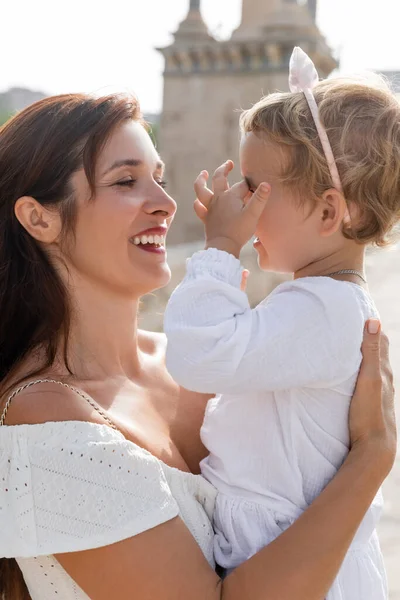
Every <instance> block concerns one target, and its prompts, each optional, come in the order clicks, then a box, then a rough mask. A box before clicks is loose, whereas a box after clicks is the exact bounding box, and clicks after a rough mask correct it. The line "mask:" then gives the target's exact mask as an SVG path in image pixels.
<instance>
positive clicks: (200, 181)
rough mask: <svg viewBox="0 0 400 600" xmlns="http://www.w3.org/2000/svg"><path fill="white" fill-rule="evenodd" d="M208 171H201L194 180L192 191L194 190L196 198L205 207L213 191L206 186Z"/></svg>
mask: <svg viewBox="0 0 400 600" xmlns="http://www.w3.org/2000/svg"><path fill="white" fill-rule="evenodd" d="M207 180H208V173H207V171H202V172H201V173H200V175H199V176H198V177H197V178H196V180H195V182H194V191H195V192H196V196H197V198H198V199H199V200H200V202H201V203H202V204H203V205H204V206H205V207H206V208H207V207H208V205H209V204H210V201H211V199H212V197H213V193H212V191H211V190H210V189H208V187H207Z"/></svg>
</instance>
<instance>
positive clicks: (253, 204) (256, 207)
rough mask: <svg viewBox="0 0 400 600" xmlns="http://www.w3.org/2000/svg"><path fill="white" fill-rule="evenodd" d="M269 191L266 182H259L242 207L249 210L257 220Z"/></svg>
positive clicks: (266, 200) (264, 205) (269, 188)
mask: <svg viewBox="0 0 400 600" xmlns="http://www.w3.org/2000/svg"><path fill="white" fill-rule="evenodd" d="M270 191H271V187H270V186H269V185H268V183H261V184H260V185H259V186H258V188H257V189H256V191H255V192H254V194H253V195H252V197H251V198H250V200H249V201H248V202H247V204H246V206H245V208H244V210H245V211H246V212H249V213H250V214H251V215H252V217H254V218H255V219H256V220H257V221H258V219H259V218H260V217H261V215H262V213H263V211H264V208H265V207H266V205H267V202H268V198H269V194H270Z"/></svg>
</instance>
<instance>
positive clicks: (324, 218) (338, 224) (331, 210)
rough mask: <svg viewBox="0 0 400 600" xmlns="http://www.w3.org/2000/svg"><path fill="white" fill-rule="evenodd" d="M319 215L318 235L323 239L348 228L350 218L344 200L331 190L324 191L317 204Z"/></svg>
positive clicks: (336, 191) (338, 193)
mask: <svg viewBox="0 0 400 600" xmlns="http://www.w3.org/2000/svg"><path fill="white" fill-rule="evenodd" d="M318 210H319V213H320V233H321V235H322V236H323V237H329V236H331V235H334V234H335V233H337V232H338V231H340V230H341V229H342V227H343V225H345V226H347V227H348V226H349V225H350V224H351V223H350V221H351V218H350V214H349V210H348V207H347V203H346V200H345V198H344V196H343V194H342V193H341V192H339V191H338V190H336V189H334V188H332V189H330V190H326V192H324V194H323V195H322V198H321V200H320V202H319V203H318Z"/></svg>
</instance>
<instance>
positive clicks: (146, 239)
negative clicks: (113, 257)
mask: <svg viewBox="0 0 400 600" xmlns="http://www.w3.org/2000/svg"><path fill="white" fill-rule="evenodd" d="M133 243H134V244H135V246H139V244H142V245H144V244H155V245H156V246H164V245H165V236H164V235H141V236H140V237H139V236H136V237H134V238H133Z"/></svg>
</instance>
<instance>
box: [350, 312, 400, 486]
mask: <svg viewBox="0 0 400 600" xmlns="http://www.w3.org/2000/svg"><path fill="white" fill-rule="evenodd" d="M362 354H363V362H362V364H361V369H360V374H359V377H358V381H357V387H356V390H355V393H354V396H353V400H352V403H351V408H350V437H351V450H352V452H353V451H357V450H358V449H360V451H361V452H363V453H365V452H367V451H369V452H370V455H371V461H372V464H376V465H377V468H380V469H382V470H383V471H386V473H383V475H384V476H386V475H388V474H389V472H390V470H391V468H392V466H393V462H394V459H395V456H396V449H397V436H396V419H395V413H394V387H393V373H392V370H391V367H390V362H389V340H388V338H387V336H386V335H385V334H383V333H382V332H381V326H380V322H379V321H378V320H377V319H370V320H369V321H368V322H367V323H366V326H365V330H364V340H363V345H362Z"/></svg>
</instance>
